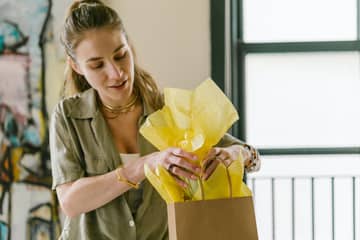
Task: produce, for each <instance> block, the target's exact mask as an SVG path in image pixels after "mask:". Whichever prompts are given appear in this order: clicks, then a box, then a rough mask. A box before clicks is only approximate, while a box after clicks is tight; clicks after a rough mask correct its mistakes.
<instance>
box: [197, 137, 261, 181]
mask: <svg viewBox="0 0 360 240" xmlns="http://www.w3.org/2000/svg"><path fill="white" fill-rule="evenodd" d="M240 154H241V156H242V159H243V162H244V168H245V171H246V172H247V173H250V172H256V171H259V169H260V165H261V161H260V157H259V153H258V151H257V150H256V149H255V148H253V147H252V146H250V145H247V144H242V145H232V146H229V147H224V148H221V147H214V148H212V149H211V150H210V151H209V153H208V155H207V156H206V157H205V159H204V163H203V168H202V179H203V180H207V179H208V178H209V177H210V176H211V174H213V172H214V171H215V169H216V167H217V165H218V164H219V163H220V162H222V163H223V164H225V166H227V167H228V166H230V164H231V163H232V162H233V161H236V160H238V159H239V155H240Z"/></svg>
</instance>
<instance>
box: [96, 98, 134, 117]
mask: <svg viewBox="0 0 360 240" xmlns="http://www.w3.org/2000/svg"><path fill="white" fill-rule="evenodd" d="M138 97H139V94H138V93H137V92H135V93H134V94H133V95H132V97H131V98H130V100H129V102H128V103H126V104H125V105H123V106H116V107H114V106H111V105H108V104H105V103H103V102H102V101H100V104H101V107H102V109H103V110H104V111H106V112H109V113H111V114H113V115H114V116H110V117H106V118H108V119H114V118H117V117H118V116H119V115H120V114H124V113H128V112H132V111H133V110H134V109H135V104H136V101H137V100H138Z"/></svg>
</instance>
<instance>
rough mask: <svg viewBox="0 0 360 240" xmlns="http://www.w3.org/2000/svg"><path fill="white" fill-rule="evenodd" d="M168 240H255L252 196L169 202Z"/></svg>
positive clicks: (255, 229)
mask: <svg viewBox="0 0 360 240" xmlns="http://www.w3.org/2000/svg"><path fill="white" fill-rule="evenodd" d="M167 210H168V211H167V212H168V225H169V236H170V240H242V239H243V240H258V235H257V228H256V221H255V213H254V205H253V200H252V197H240V198H229V199H215V200H204V201H189V202H179V203H171V204H168V206H167Z"/></svg>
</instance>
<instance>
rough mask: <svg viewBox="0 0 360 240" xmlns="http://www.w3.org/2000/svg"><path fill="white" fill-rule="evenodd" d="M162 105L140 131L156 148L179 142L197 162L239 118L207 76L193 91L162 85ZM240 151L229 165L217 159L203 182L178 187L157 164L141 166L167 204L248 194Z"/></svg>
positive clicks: (200, 163)
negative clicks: (164, 87) (163, 99)
mask: <svg viewBox="0 0 360 240" xmlns="http://www.w3.org/2000/svg"><path fill="white" fill-rule="evenodd" d="M164 97H165V106H164V107H163V108H162V109H160V110H158V111H156V112H154V113H152V114H151V115H150V116H149V117H148V118H147V119H146V121H145V122H144V124H143V125H142V126H141V128H140V133H141V134H142V135H143V136H144V137H145V138H146V139H147V140H148V141H149V142H151V143H152V144H153V145H154V146H155V147H156V148H158V149H159V150H164V149H166V148H169V147H180V148H182V149H184V150H185V151H187V152H193V153H194V154H196V155H197V156H198V162H197V164H198V165H199V166H202V160H203V159H204V157H205V156H206V155H207V153H208V152H209V150H210V149H211V148H212V147H213V146H214V145H216V144H217V143H218V142H219V141H220V139H221V138H222V137H223V136H224V135H225V133H226V131H227V130H228V129H229V128H230V127H231V125H232V124H233V123H234V122H235V121H236V120H238V118H239V117H238V114H237V112H236V109H235V108H234V106H233V105H232V103H231V102H230V101H229V99H228V98H227V97H226V96H225V95H224V93H223V92H222V91H221V89H220V88H219V87H218V86H217V85H216V84H215V83H214V82H213V81H212V80H211V79H207V80H205V81H204V82H203V83H201V84H200V85H199V86H198V87H197V88H196V89H195V90H193V91H190V90H184V89H175V88H166V89H164ZM243 169H244V166H243V161H242V159H241V156H239V159H238V160H236V161H233V162H232V164H231V165H230V166H225V165H224V164H222V163H220V164H219V165H218V167H217V168H216V170H215V171H214V173H213V174H212V175H211V177H210V178H209V179H208V180H206V181H204V180H201V179H200V178H199V179H198V180H188V179H186V182H187V183H188V187H187V188H186V189H184V188H182V187H181V186H180V185H179V184H177V182H176V181H175V179H174V178H173V176H171V174H170V173H169V172H168V171H167V170H166V169H164V168H163V167H161V166H158V167H157V169H156V170H155V172H152V171H151V169H150V168H149V167H148V166H145V175H146V177H147V178H148V180H149V181H150V183H151V184H152V185H153V186H154V187H155V189H156V190H157V191H158V192H159V193H160V195H161V196H162V198H163V199H164V200H165V201H166V202H167V203H172V202H183V201H185V200H204V199H216V198H228V197H240V196H251V192H250V190H249V189H248V188H247V187H246V185H245V184H244V183H243V182H242V177H243Z"/></svg>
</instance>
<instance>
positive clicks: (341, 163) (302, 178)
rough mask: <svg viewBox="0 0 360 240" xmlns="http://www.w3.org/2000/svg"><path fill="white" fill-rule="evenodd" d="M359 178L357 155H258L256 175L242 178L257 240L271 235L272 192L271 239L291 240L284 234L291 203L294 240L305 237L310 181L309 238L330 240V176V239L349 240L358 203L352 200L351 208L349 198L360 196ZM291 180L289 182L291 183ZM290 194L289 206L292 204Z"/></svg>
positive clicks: (287, 232)
mask: <svg viewBox="0 0 360 240" xmlns="http://www.w3.org/2000/svg"><path fill="white" fill-rule="evenodd" d="M359 174H360V155H336V156H335V155H331V156H329V155H317V156H311V155H307V156H294V155H293V156H262V169H261V171H260V172H258V173H254V174H249V175H248V178H247V185H248V186H249V187H250V188H251V189H252V190H253V194H254V200H255V201H254V202H255V212H256V217H257V224H258V230H259V239H271V238H269V236H271V234H272V231H271V225H272V221H271V214H272V212H271V210H272V202H271V201H272V189H273V190H274V206H275V208H274V212H275V231H276V236H277V237H276V239H291V237H289V236H291V227H292V226H289V224H291V216H292V204H294V218H295V222H294V223H295V239H311V231H312V222H311V221H312V203H311V201H312V177H313V183H314V185H313V186H314V189H313V190H314V195H313V197H314V198H313V199H314V218H315V219H314V221H315V222H314V224H315V225H314V227H315V239H331V234H332V226H331V224H332V223H331V220H332V219H331V217H332V212H331V211H332V203H331V198H332V192H331V191H332V190H331V189H332V177H334V214H335V234H336V235H335V236H336V239H352V233H353V232H352V231H353V222H352V218H353V213H354V210H356V209H359V207H360V201H358V200H356V201H355V205H356V206H355V209H354V208H353V202H352V201H353V194H355V199H359V196H360V177H359ZM292 177H293V178H294V182H292V180H291V179H292ZM353 177H355V179H353ZM272 178H273V179H274V180H273V181H271V179H272ZM272 182H273V186H272V185H271V183H272ZM272 187H273V188H272ZM292 187H293V188H292ZM353 187H355V192H353ZM292 190H293V191H294V202H292ZM355 212H356V226H355V229H360V228H359V227H360V221H359V217H360V214H359V211H355ZM284 226H285V227H284Z"/></svg>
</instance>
